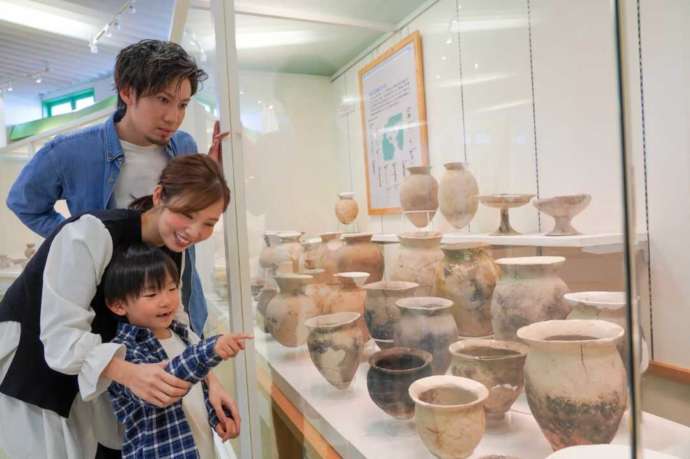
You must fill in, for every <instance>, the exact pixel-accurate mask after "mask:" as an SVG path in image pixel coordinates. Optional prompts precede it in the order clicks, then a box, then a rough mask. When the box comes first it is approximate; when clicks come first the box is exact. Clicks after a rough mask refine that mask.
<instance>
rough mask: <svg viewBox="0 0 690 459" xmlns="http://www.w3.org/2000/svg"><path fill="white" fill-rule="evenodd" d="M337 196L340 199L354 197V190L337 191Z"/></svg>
mask: <svg viewBox="0 0 690 459" xmlns="http://www.w3.org/2000/svg"><path fill="white" fill-rule="evenodd" d="M338 197H339V198H342V199H353V198H354V197H355V192H354V191H343V192H342V193H338Z"/></svg>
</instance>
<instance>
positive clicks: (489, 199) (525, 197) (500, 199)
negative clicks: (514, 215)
mask: <svg viewBox="0 0 690 459" xmlns="http://www.w3.org/2000/svg"><path fill="white" fill-rule="evenodd" d="M533 197H534V194H527V193H525V194H520V193H515V194H513V193H498V194H480V195H479V196H477V198H478V199H479V202H481V203H482V204H484V205H485V206H489V207H499V208H500V207H520V206H524V205H525V204H527V203H528V202H529V201H530V200H531V199H532V198H533Z"/></svg>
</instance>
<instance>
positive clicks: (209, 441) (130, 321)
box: [104, 243, 252, 459]
mask: <svg viewBox="0 0 690 459" xmlns="http://www.w3.org/2000/svg"><path fill="white" fill-rule="evenodd" d="M178 287H179V275H178V272H177V267H176V265H175V263H174V262H173V260H172V259H171V258H170V257H169V256H168V255H166V254H165V252H163V250H161V249H159V248H155V247H149V246H147V245H145V244H143V243H142V244H133V245H131V246H129V247H128V248H127V249H125V250H123V251H121V252H120V254H119V255H117V256H116V257H115V258H114V259H113V261H112V262H111V263H110V266H109V267H108V269H107V271H106V272H105V275H104V297H105V302H106V304H107V306H108V308H109V309H110V310H111V311H112V312H113V313H115V314H116V315H118V316H120V317H122V318H123V319H126V320H123V321H122V322H121V323H120V324H119V325H118V331H117V335H116V337H115V338H114V339H113V342H116V343H122V344H124V345H125V347H126V349H127V350H126V357H125V359H126V360H127V361H128V362H132V363H159V362H164V363H162V365H165V369H166V371H167V372H169V373H170V374H172V375H174V376H177V377H178V378H181V379H184V380H185V381H189V382H191V383H193V384H194V383H197V382H201V384H194V385H193V386H192V388H191V389H190V391H189V393H188V394H187V395H185V396H184V398H183V399H182V400H181V401H178V402H177V403H174V404H172V405H170V406H168V407H167V408H160V407H158V406H154V405H152V404H150V403H147V402H144V401H143V400H141V399H140V398H139V397H137V396H136V395H134V393H133V392H132V391H131V390H129V389H127V388H126V387H125V386H123V385H121V384H118V383H115V382H113V383H112V384H111V385H110V387H109V389H108V391H109V394H110V398H111V401H112V404H113V409H114V410H115V415H116V416H117V418H118V420H119V421H120V422H121V423H122V424H123V425H124V430H125V432H124V440H123V446H122V457H123V458H125V459H126V458H147V459H148V458H163V457H165V458H173V457H174V458H195V459H196V458H201V459H206V458H213V457H215V454H214V448H213V433H212V432H211V427H213V428H214V429H215V430H216V432H218V434H219V435H220V436H221V437H223V438H228V429H229V427H228V426H223V425H222V424H221V423H219V420H218V418H217V416H216V415H215V412H214V410H213V408H212V407H211V405H210V403H209V400H208V389H207V387H206V383H205V381H204V378H205V377H206V375H207V374H208V372H209V371H210V369H211V368H213V367H214V366H216V365H218V364H219V363H220V362H221V361H222V360H226V359H229V358H231V357H234V356H235V355H237V353H238V352H240V351H241V350H243V349H244V340H246V339H250V338H252V336H250V335H244V334H237V335H232V334H225V335H217V336H213V337H210V338H206V339H204V340H201V341H199V339H198V338H197V337H196V336H195V335H194V334H193V333H192V332H190V331H189V330H188V329H187V327H185V326H184V325H183V324H181V323H179V322H177V321H175V320H174V317H175V314H176V312H177V310H178V308H179V306H180V294H179V290H178ZM152 389H153V390H154V391H155V388H152ZM156 398H157V399H158V400H159V401H160V402H161V405H162V404H164V403H166V399H167V398H168V396H167V395H166V394H165V393H163V392H162V391H158V393H157V394H156Z"/></svg>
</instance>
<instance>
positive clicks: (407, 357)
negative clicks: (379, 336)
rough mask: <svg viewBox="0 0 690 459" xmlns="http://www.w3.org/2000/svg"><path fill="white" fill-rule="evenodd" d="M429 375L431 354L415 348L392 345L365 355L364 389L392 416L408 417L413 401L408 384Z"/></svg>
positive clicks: (412, 412)
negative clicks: (365, 382)
mask: <svg viewBox="0 0 690 459" xmlns="http://www.w3.org/2000/svg"><path fill="white" fill-rule="evenodd" d="M427 376H431V354H429V353H428V352H426V351H422V350H419V349H410V348H406V347H393V348H390V349H386V350H383V351H379V352H377V353H375V354H374V355H372V356H371V357H369V372H368V373H367V390H368V391H369V397H371V399H372V400H373V401H374V403H375V404H376V406H378V407H379V408H381V409H382V410H383V411H385V412H386V414H389V415H391V416H393V417H394V418H396V419H410V418H411V417H412V416H413V415H414V402H413V401H412V399H411V398H410V394H409V393H408V389H409V388H410V385H411V384H412V383H413V382H415V381H416V380H418V379H420V378H424V377H427Z"/></svg>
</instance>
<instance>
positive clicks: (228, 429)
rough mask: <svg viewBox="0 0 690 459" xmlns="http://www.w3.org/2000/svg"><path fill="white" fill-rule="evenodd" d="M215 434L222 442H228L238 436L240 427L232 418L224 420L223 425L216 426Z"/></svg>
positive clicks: (220, 423)
mask: <svg viewBox="0 0 690 459" xmlns="http://www.w3.org/2000/svg"><path fill="white" fill-rule="evenodd" d="M216 433H217V434H218V436H219V437H220V439H221V440H223V441H228V440H230V439H232V438H235V437H237V436H238V435H239V434H240V427H239V426H238V425H237V424H236V423H235V421H234V420H233V419H232V418H226V420H225V423H222V422H219V423H218V424H216Z"/></svg>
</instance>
